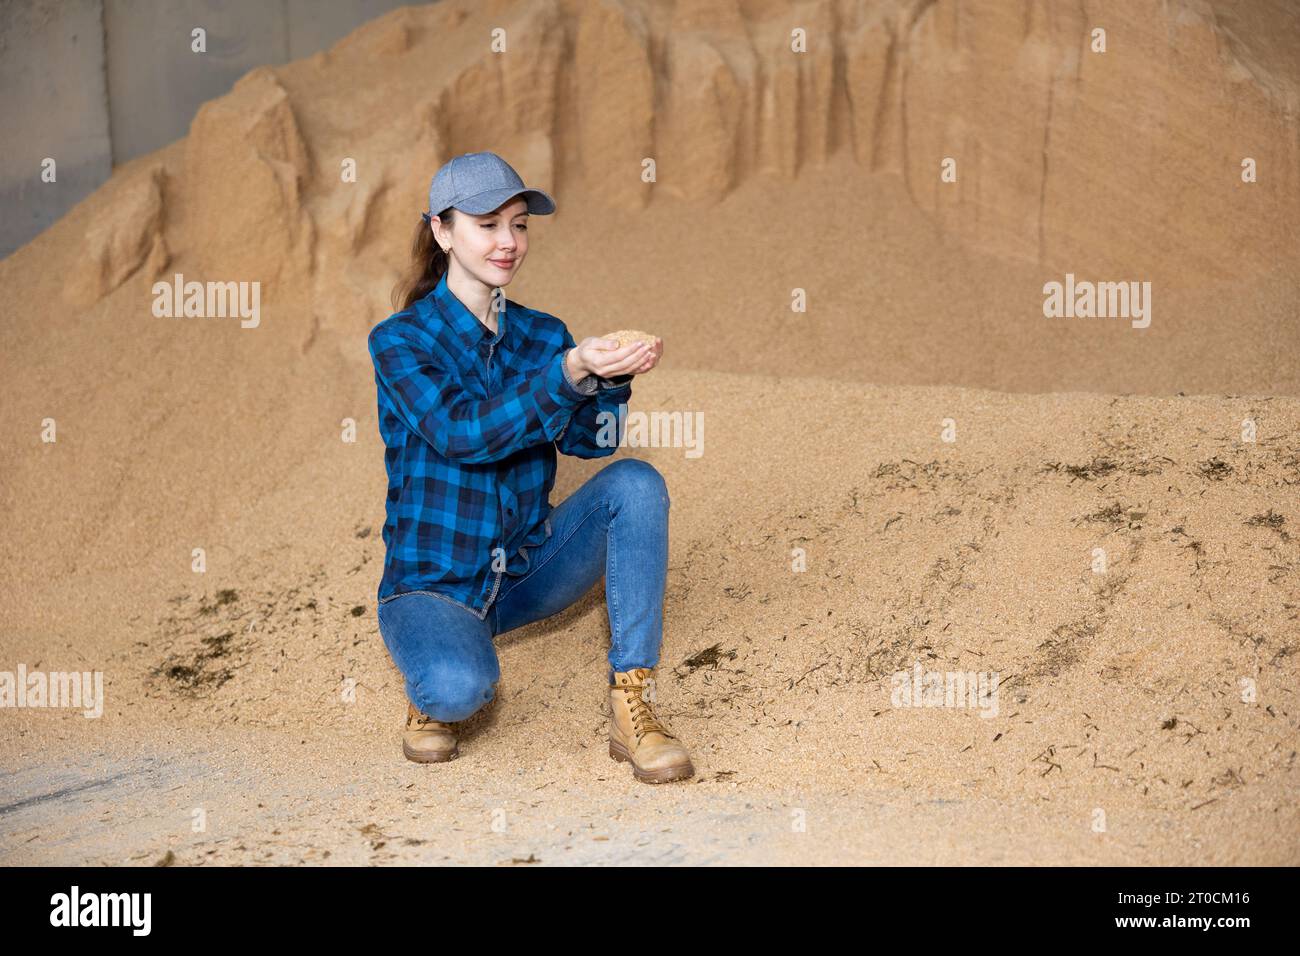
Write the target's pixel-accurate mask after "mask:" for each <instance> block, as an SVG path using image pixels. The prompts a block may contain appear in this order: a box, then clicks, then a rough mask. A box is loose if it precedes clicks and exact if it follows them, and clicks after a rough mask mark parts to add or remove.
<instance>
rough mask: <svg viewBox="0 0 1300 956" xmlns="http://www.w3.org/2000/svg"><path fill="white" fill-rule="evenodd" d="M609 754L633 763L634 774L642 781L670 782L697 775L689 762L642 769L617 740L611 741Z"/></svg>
mask: <svg viewBox="0 0 1300 956" xmlns="http://www.w3.org/2000/svg"><path fill="white" fill-rule="evenodd" d="M609 755H610V756H611V757H613V758H614V759H615V760H617V761H618V762H619V763H630V764H631V765H632V776H634V777H636V779H637V780H639V781H641V782H642V783H670V782H672V781H673V780H685V779H686V778H687V777H693V776H694V775H695V767H694V766H693V765H692V764H690V763H689V762H688V763H686V764H684V765H682V766H680V767H664V768H663V769H662V770H642V769H641V768H640V767H638V766H637V765H636V761H634V760H633V759H632V755H631V754H629V753H628V752H627V748H626V747H624V746H623V745H622V744H620V743H617V742H616V741H613V740H611V741H610V742H609Z"/></svg>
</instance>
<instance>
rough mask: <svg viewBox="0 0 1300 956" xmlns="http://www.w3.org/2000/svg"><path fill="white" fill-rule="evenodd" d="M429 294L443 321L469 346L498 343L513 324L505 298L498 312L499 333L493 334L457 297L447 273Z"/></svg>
mask: <svg viewBox="0 0 1300 956" xmlns="http://www.w3.org/2000/svg"><path fill="white" fill-rule="evenodd" d="M429 295H430V298H431V299H432V300H433V305H434V306H435V307H436V308H437V310H438V312H439V313H440V314H441V315H442V319H443V321H444V322H446V323H447V324H448V325H450V326H451V328H452V329H453V330H454V331H455V332H456V334H457V335H459V336H460V339H461V341H462V342H464V343H465V345H466V346H467V347H471V348H472V347H473V346H476V345H480V344H487V345H497V344H499V343H500V342H501V340H502V339H503V338H505V335H506V330H507V329H508V328H509V327H510V324H511V323H510V321H509V315H510V300H509V299H505V300H504V301H505V308H504V309H503V310H502V311H500V312H498V313H497V333H496V335H493V334H492V332H491V330H490V329H489V328H488V327H487V326H486V325H484V324H483V323H482V322H480V321H479V320H478V318H477V317H476V316H475V315H474V313H473V312H471V311H470V310H469V309H468V308H466V307H465V303H464V302H461V301H460V299H458V298H456V293H454V292H452V291H451V289H449V288H448V287H447V273H445V272H444V273H443V274H442V278H440V279H439V280H438V284H437V285H436V286H434V287H433V291H432V292H431V293H429Z"/></svg>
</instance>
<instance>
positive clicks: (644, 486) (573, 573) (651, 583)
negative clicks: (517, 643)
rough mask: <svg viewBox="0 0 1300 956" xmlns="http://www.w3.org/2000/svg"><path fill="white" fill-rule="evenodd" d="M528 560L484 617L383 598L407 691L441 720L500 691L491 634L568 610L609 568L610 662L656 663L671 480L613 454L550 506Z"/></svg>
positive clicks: (425, 601)
mask: <svg viewBox="0 0 1300 956" xmlns="http://www.w3.org/2000/svg"><path fill="white" fill-rule="evenodd" d="M550 522H551V536H550V537H549V538H547V539H546V541H545V542H543V543H542V544H541V545H539V546H537V547H536V548H532V549H530V551H529V553H530V555H531V560H530V562H529V569H528V570H527V571H525V572H524V573H523V574H520V575H512V574H506V575H503V577H502V579H501V587H500V590H498V591H497V597H496V600H495V601H494V602H493V604H492V606H491V607H490V608H489V609H488V613H487V615H486V617H484V618H483V620H479V618H478V616H477V615H476V614H474V613H473V612H472V611H470V610H469V609H468V608H466V607H465V606H464V605H462V604H459V603H457V602H455V601H453V600H451V599H450V598H447V597H444V596H442V595H439V594H435V593H433V592H431V591H408V592H407V593H405V594H400V595H398V596H397V597H395V598H392V599H391V600H387V601H384V602H383V603H382V604H380V605H379V609H378V616H379V631H380V633H381V634H382V635H383V639H384V644H385V645H387V647H388V653H389V654H390V655H391V656H392V658H393V662H394V663H395V664H396V665H397V668H398V670H400V671H401V672H402V676H403V677H404V678H405V680H406V696H407V697H408V698H409V699H410V701H411V703H413V704H415V706H416V707H418V708H419V709H420V710H421V711H422V712H423V713H425V714H428V715H429V716H430V717H432V718H433V719H434V720H441V721H446V722H449V723H450V722H454V721H458V720H464V719H465V718H466V717H469V716H470V715H471V714H473V713H474V712H475V711H477V710H478V709H479V708H480V707H482V706H483V705H484V704H486V703H487V702H488V701H490V700H491V699H492V697H493V695H494V694H495V693H496V685H497V682H498V681H499V680H500V679H501V669H500V666H499V665H498V662H497V654H496V648H495V647H494V646H493V644H492V641H493V639H494V638H495V637H496V636H497V635H498V634H504V633H505V632H506V631H512V630H514V629H515V628H517V627H523V626H524V625H525V624H531V623H532V622H533V621H537V620H540V619H542V618H544V617H550V616H551V615H552V614H555V613H557V612H558V611H562V610H564V609H565V608H566V607H568V606H569V605H570V604H572V603H573V602H574V601H576V600H577V599H578V598H580V597H582V596H583V595H584V594H586V593H587V591H588V590H590V588H591V586H592V585H593V584H595V583H596V581H598V580H600V577H601V575H604V576H605V602H606V605H607V608H608V612H609V629H610V634H611V641H610V648H609V671H608V673H607V674H606V680H607V681H612V680H613V674H614V672H615V671H627V670H631V669H632V668H634V667H654V666H655V665H656V664H658V663H659V644H660V641H661V639H662V637H663V603H664V585H665V583H666V581H667V577H668V486H667V484H666V483H665V482H664V479H663V476H662V475H660V474H659V471H658V469H656V468H655V467H654V465H651V464H649V463H648V462H645V461H641V460H640V459H637V458H620V459H619V460H618V461H615V462H611V463H610V464H608V465H606V466H605V467H604V468H602V469H601V470H600V471H598V472H597V473H596V474H594V475H592V476H591V478H589V479H588V480H587V481H586V483H585V484H583V486H582V487H581V488H579V489H578V490H577V491H575V492H574V493H573V494H572V495H570V496H569V497H568V498H566V499H565V500H564V501H563V502H561V503H560V504H559V505H557V506H556V507H555V508H554V509H552V511H551V514H550Z"/></svg>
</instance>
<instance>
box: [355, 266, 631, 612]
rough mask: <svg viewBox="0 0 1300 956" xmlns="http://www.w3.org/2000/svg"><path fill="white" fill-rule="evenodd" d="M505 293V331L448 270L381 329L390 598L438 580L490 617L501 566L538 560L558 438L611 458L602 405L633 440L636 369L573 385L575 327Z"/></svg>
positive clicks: (501, 315) (567, 446)
mask: <svg viewBox="0 0 1300 956" xmlns="http://www.w3.org/2000/svg"><path fill="white" fill-rule="evenodd" d="M504 302H505V309H504V310H503V311H499V312H497V313H496V316H497V334H496V335H493V334H492V332H491V331H490V330H489V329H488V328H487V326H485V325H484V324H483V323H482V322H480V321H479V320H478V319H477V318H476V317H475V316H474V314H473V313H471V312H470V311H469V309H467V308H466V307H465V305H464V304H463V303H462V302H461V301H460V300H459V299H458V298H456V296H455V294H454V293H453V292H452V291H451V290H450V289H449V288H447V277H446V275H445V274H444V275H443V277H442V279H441V281H440V282H439V283H438V285H437V287H436V288H435V289H434V290H433V291H432V292H430V293H429V294H428V295H427V296H425V297H424V298H422V299H419V300H418V301H416V302H415V303H414V304H413V305H412V306H411V307H410V308H408V309H404V310H403V311H401V312H397V313H394V314H393V315H390V316H389V317H388V318H387V319H385V320H384V321H382V322H380V323H379V324H378V325H376V326H375V327H374V328H373V329H371V330H370V336H369V344H370V357H371V360H372V361H373V362H374V366H375V387H376V390H377V392H378V396H379V432H380V434H381V435H382V436H383V439H384V445H385V446H386V450H385V452H384V464H385V466H386V467H387V469H388V501H387V505H386V513H387V516H386V519H385V521H384V534H383V537H384V546H385V547H386V549H387V553H386V555H385V558H384V573H383V577H382V578H381V579H380V581H379V592H378V598H379V601H380V602H381V603H382V602H383V601H385V600H389V599H391V598H394V597H396V596H397V595H399V594H404V593H406V592H408V591H430V592H433V593H434V594H438V595H441V596H443V597H444V598H447V599H450V600H451V601H453V602H455V603H457V604H460V605H462V606H463V607H466V608H468V609H469V610H471V611H473V612H474V613H475V614H476V615H477V616H478V617H479V619H480V620H482V619H483V618H486V617H487V613H488V609H489V608H490V607H491V606H492V602H493V601H494V600H495V599H496V596H497V591H498V589H499V588H500V587H501V577H502V574H522V573H524V572H525V571H527V570H528V567H529V560H530V556H529V554H528V549H529V548H534V547H536V546H537V545H539V544H541V543H542V542H543V541H545V540H546V539H547V538H549V537H550V535H551V523H550V520H549V517H548V516H549V515H550V512H551V503H550V500H549V495H550V492H551V489H552V488H553V487H554V485H555V465H556V455H555V452H556V449H557V448H558V449H559V450H560V451H562V452H564V453H565V454H566V455H574V456H576V457H578V458H603V457H606V456H608V455H612V454H613V453H614V451H615V449H616V448H617V447H618V446H617V443H615V442H611V443H609V444H607V445H604V446H602V445H599V444H597V433H598V431H599V430H600V425H601V424H603V421H609V420H610V419H609V418H608V417H606V418H605V419H604V420H602V421H600V422H598V420H597V418H596V416H597V415H598V414H599V413H601V412H612V413H613V414H614V415H615V416H616V418H615V419H614V421H615V422H616V423H617V427H618V431H617V433H615V434H616V436H617V439H618V440H619V441H621V440H622V437H623V434H624V432H623V429H624V421H623V418H622V416H619V415H618V406H619V405H620V403H625V402H627V400H628V399H629V397H630V396H631V394H632V386H631V379H632V376H630V375H625V376H619V377H618V378H616V379H604V378H599V377H597V376H594V375H588V376H586V377H585V378H583V379H582V380H581V381H579V382H577V383H574V382H572V381H571V380H570V378H569V374H568V370H567V368H566V367H565V365H564V356H565V353H566V352H567V351H568V350H569V349H571V348H573V346H574V345H575V342H574V339H573V336H572V335H570V334H569V330H568V328H567V327H566V326H565V324H564V323H563V322H562V321H560V320H559V319H557V318H556V317H555V316H553V315H548V314H547V313H545V312H538V311H536V310H534V309H529V308H526V307H524V306H522V305H519V304H518V303H517V302H513V301H511V300H509V299H505V300H504ZM611 437H614V436H611Z"/></svg>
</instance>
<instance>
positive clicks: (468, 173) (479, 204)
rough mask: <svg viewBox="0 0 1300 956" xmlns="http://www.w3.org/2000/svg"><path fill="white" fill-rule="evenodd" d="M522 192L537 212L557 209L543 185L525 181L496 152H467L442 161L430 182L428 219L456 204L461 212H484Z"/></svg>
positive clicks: (426, 219) (543, 213) (547, 212)
mask: <svg viewBox="0 0 1300 956" xmlns="http://www.w3.org/2000/svg"><path fill="white" fill-rule="evenodd" d="M519 195H522V196H523V197H524V201H525V202H527V203H528V211H529V212H530V213H532V214H533V215H535V216H549V215H550V214H551V213H553V212H555V200H554V199H552V198H551V197H550V196H549V195H548V194H547V193H545V192H543V191H542V190H540V189H531V188H529V187H527V186H525V185H524V181H523V180H522V179H520V178H519V174H518V173H517V172H515V171H514V169H513V168H511V166H510V164H509V163H507V162H506V161H505V160H504V159H502V158H501V157H500V156H498V155H497V154H496V153H464V154H462V155H460V156H456V157H454V158H452V159H450V160H448V161H447V162H446V163H444V164H443V166H442V168H441V169H439V170H438V172H437V173H436V174H435V175H434V177H433V182H432V183H430V184H429V211H428V212H426V213H422V215H423V216H424V219H425V221H426V222H427V221H428V220H429V219H430V218H432V217H433V216H437V215H439V214H441V213H442V212H443V210H445V209H448V208H450V207H452V206H455V207H456V208H457V209H459V210H461V211H462V212H467V213H470V214H472V215H475V216H482V215H485V214H487V213H490V212H492V211H493V210H494V209H497V208H499V207H500V206H501V205H502V204H504V203H505V202H506V201H507V200H509V199H513V198H514V197H515V196H519Z"/></svg>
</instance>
